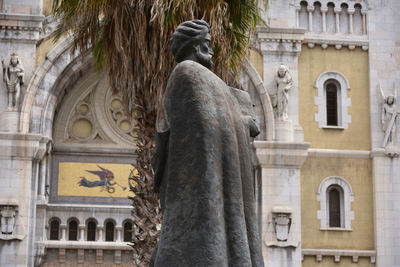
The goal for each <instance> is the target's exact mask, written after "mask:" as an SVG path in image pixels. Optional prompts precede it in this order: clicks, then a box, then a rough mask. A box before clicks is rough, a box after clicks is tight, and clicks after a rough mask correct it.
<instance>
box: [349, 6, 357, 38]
mask: <svg viewBox="0 0 400 267" xmlns="http://www.w3.org/2000/svg"><path fill="white" fill-rule="evenodd" d="M355 12H356V10H355V9H354V8H349V9H348V10H347V13H348V14H349V33H350V34H353V33H354V22H353V15H354V13H355Z"/></svg>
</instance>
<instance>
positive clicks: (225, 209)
mask: <svg viewBox="0 0 400 267" xmlns="http://www.w3.org/2000/svg"><path fill="white" fill-rule="evenodd" d="M239 103H240V104H241V105H240V104H239ZM163 104H164V106H163V107H162V109H163V111H162V112H160V113H159V118H158V125H157V129H158V133H157V149H156V154H155V156H154V158H153V168H154V170H155V179H154V184H155V191H156V192H159V193H160V202H161V209H162V212H163V219H162V228H161V236H160V241H159V243H158V245H157V248H156V249H155V251H154V253H153V258H152V263H151V264H150V266H155V267H169V266H171V267H172V266H173V267H181V266H182V267H184V266H185V267H186V266H187V267H189V266H190V267H194V266H202V267H203V266H204V267H206V266H207V267H228V266H229V267H261V266H264V264H263V259H262V250H261V241H260V234H259V230H258V223H257V215H256V210H255V196H254V195H255V194H254V180H253V166H252V151H251V144H250V132H251V131H253V132H254V121H253V119H252V116H251V109H252V106H251V102H250V97H249V95H248V94H247V93H246V92H243V91H240V90H238V89H234V88H230V87H228V86H227V85H226V84H225V83H224V82H223V81H222V80H221V79H219V78H218V77H217V76H216V75H215V74H214V73H212V72H211V71H210V70H208V69H207V68H205V67H203V66H202V65H200V64H198V63H196V62H193V61H189V60H188V61H184V62H181V63H179V64H178V65H177V66H176V67H175V69H174V71H173V73H172V74H171V76H170V78H169V81H168V85H167V89H166V92H165V97H164V102H163ZM160 114H161V115H160Z"/></svg>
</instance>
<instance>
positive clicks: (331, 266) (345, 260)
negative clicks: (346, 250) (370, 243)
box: [302, 256, 376, 267]
mask: <svg viewBox="0 0 400 267" xmlns="http://www.w3.org/2000/svg"><path fill="white" fill-rule="evenodd" d="M338 266H343V267H372V266H376V265H375V264H373V263H371V262H370V258H369V257H365V258H364V257H360V258H359V259H358V263H355V262H353V261H352V259H351V257H341V258H340V262H339V263H335V262H334V261H333V257H328V256H327V257H323V258H322V261H321V262H317V261H316V260H315V257H314V256H305V257H304V260H303V264H302V267H338Z"/></svg>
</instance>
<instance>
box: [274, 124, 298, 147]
mask: <svg viewBox="0 0 400 267" xmlns="http://www.w3.org/2000/svg"><path fill="white" fill-rule="evenodd" d="M275 140H276V141H282V142H293V140H294V130H293V123H292V121H290V120H276V121H275Z"/></svg>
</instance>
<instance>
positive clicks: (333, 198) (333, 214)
mask: <svg viewBox="0 0 400 267" xmlns="http://www.w3.org/2000/svg"><path fill="white" fill-rule="evenodd" d="M340 191H341V189H340V188H338V187H336V186H331V187H330V188H329V189H328V194H327V197H328V199H327V202H328V213H329V227H342V223H341V217H342V216H341V213H342V212H343V210H342V207H341V206H342V205H341V203H342V202H343V199H342V198H343V194H341V192H340Z"/></svg>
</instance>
